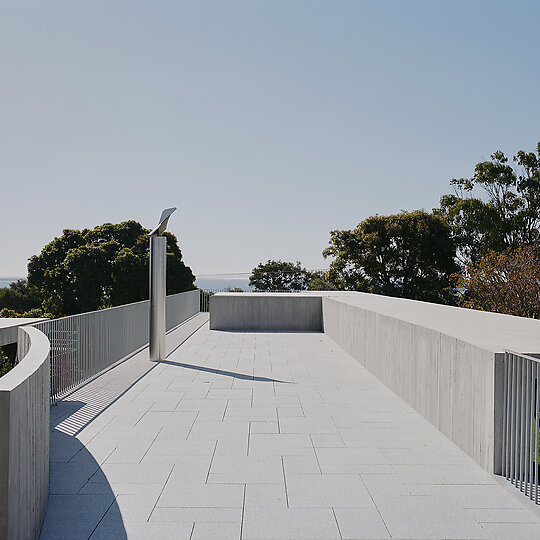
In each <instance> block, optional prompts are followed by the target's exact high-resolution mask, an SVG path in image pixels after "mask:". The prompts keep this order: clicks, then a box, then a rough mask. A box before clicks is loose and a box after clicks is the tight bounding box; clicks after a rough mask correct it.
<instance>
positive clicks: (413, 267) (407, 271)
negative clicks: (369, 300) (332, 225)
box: [323, 210, 458, 302]
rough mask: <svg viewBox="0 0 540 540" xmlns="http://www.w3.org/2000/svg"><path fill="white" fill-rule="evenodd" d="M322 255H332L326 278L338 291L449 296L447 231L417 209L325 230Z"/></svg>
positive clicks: (454, 268) (428, 297)
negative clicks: (348, 227) (325, 244)
mask: <svg viewBox="0 0 540 540" xmlns="http://www.w3.org/2000/svg"><path fill="white" fill-rule="evenodd" d="M323 256H324V257H325V258H326V257H335V258H334V260H333V261H332V263H331V265H330V270H329V271H328V273H327V275H326V278H327V280H328V281H329V282H330V283H332V284H333V285H335V286H336V287H337V288H338V289H340V290H353V291H364V292H370V293H376V294H384V295H388V296H399V297H404V298H412V299H416V300H425V301H429V302H452V301H453V297H454V290H453V287H452V275H453V274H454V273H455V272H456V271H457V269H458V268H457V266H456V264H455V262H454V256H455V247H454V243H453V241H452V238H451V231H450V228H449V226H448V225H447V224H446V222H445V221H444V220H443V219H442V218H441V217H439V216H436V215H433V214H429V213H427V212H425V211H423V210H416V211H414V212H401V213H400V214H395V215H390V216H379V215H375V216H372V217H369V218H368V219H366V220H364V221H362V222H361V223H360V224H359V225H358V226H357V227H356V228H355V229H353V230H343V231H340V230H336V231H331V233H330V246H329V247H328V248H326V249H325V250H324V251H323Z"/></svg>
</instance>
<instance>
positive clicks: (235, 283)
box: [195, 278, 251, 291]
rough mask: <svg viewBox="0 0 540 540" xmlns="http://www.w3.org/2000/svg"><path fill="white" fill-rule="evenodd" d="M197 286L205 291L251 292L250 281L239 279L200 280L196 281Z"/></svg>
mask: <svg viewBox="0 0 540 540" xmlns="http://www.w3.org/2000/svg"><path fill="white" fill-rule="evenodd" d="M195 285H197V287H199V288H200V289H203V290H205V291H208V290H223V289H237V288H238V289H242V290H244V291H250V290H251V287H250V286H249V279H238V278H200V279H196V280H195Z"/></svg>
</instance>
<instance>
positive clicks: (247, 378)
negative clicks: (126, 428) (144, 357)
mask: <svg viewBox="0 0 540 540" xmlns="http://www.w3.org/2000/svg"><path fill="white" fill-rule="evenodd" d="M158 364H167V365H170V366H176V367H180V368H184V369H193V370H195V371H202V372H204V373H215V374H216V375H223V376H225V377H233V378H235V379H241V380H244V381H256V382H274V383H281V384H291V381H280V380H278V379H270V378H268V377H257V376H255V375H246V374H244V373H236V372H234V371H224V370H222V369H217V368H210V367H206V366H196V365H194V364H184V363H182V362H173V361H172V360H161V361H160V362H158Z"/></svg>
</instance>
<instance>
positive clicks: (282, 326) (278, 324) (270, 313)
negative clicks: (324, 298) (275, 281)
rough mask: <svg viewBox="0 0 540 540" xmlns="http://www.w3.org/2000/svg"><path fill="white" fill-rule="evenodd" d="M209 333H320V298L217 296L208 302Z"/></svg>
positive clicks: (264, 294)
mask: <svg viewBox="0 0 540 540" xmlns="http://www.w3.org/2000/svg"><path fill="white" fill-rule="evenodd" d="M210 328H211V329H212V330H260V331H296V332H320V331H321V330H322V304H321V298H320V296H313V295H300V294H272V293H259V294H257V293H249V294H247V295H246V294H234V293H225V294H216V295H214V296H212V297H211V298H210Z"/></svg>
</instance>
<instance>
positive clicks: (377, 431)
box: [41, 313, 540, 540]
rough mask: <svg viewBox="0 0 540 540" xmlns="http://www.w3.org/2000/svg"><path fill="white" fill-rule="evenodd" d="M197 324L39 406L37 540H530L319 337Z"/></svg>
mask: <svg viewBox="0 0 540 540" xmlns="http://www.w3.org/2000/svg"><path fill="white" fill-rule="evenodd" d="M207 318H208V315H207V314H204V313H201V314H198V315H196V316H195V317H193V318H192V319H189V320H188V321H187V322H186V323H184V324H182V325H180V326H179V327H177V328H176V329H175V330H173V331H172V332H171V333H169V334H168V337H167V339H168V342H167V345H168V349H169V351H170V352H169V355H168V356H167V360H166V361H164V362H157V363H150V362H149V359H148V350H147V349H143V350H142V351H140V352H139V353H137V354H136V355H135V356H133V357H132V358H130V359H129V360H127V361H125V362H123V363H121V364H120V365H118V366H116V367H114V368H113V369H110V370H109V371H107V372H106V373H104V374H102V375H101V376H99V377H97V378H95V379H94V380H92V381H91V382H90V383H88V384H86V385H85V386H83V387H82V388H80V389H78V390H76V391H75V392H74V393H72V394H71V395H69V396H68V397H67V398H65V399H64V400H62V401H60V402H59V403H58V405H57V406H54V407H51V442H50V461H51V469H50V471H51V477H50V495H49V502H48V508H47V513H46V516H45V521H44V525H43V529H42V533H41V538H43V539H44V540H45V539H55V540H57V539H62V538H66V539H70V540H73V539H79V538H81V539H82V538H84V539H86V538H92V539H104V538H111V539H113V538H114V539H121V538H130V539H131V538H136V539H137V538H144V539H147V538H159V539H165V538H172V539H175V540H176V539H184V538H185V539H190V540H197V539H202V538H217V539H242V540H249V539H318V538H320V539H356V538H372V539H373V538H403V539H404V538H416V539H417V538H505V539H506V538H509V537H512V538H514V539H517V538H527V539H530V538H538V537H540V517H539V514H538V512H537V511H536V510H535V509H534V508H531V507H530V506H529V505H528V501H527V499H525V498H524V497H523V496H522V495H521V494H520V493H519V492H518V491H517V490H515V489H514V488H512V487H510V488H506V487H504V486H503V485H501V483H500V482H499V481H498V480H497V478H496V477H495V476H494V475H492V474H490V473H489V472H487V471H486V470H484V469H483V468H481V467H480V466H479V465H478V464H477V463H476V462H475V461H473V459H471V457H469V456H468V455H466V454H465V453H464V452H463V451H462V450H461V449H460V448H458V447H457V446H456V445H455V444H454V443H453V442H451V441H450V440H449V439H448V438H447V437H445V436H444V435H443V434H442V433H441V432H440V431H439V430H438V429H437V428H436V427H434V425H432V424H431V423H430V422H428V421H427V420H426V419H425V418H424V417H422V416H421V415H420V414H419V413H418V412H416V411H415V410H414V409H413V408H412V407H411V406H410V405H408V404H407V403H405V402H404V401H403V400H402V399H401V398H400V397H398V396H397V395H396V394H394V393H393V392H392V391H391V390H389V388H388V387H386V386H385V385H384V384H383V383H382V382H380V380H379V379H377V378H376V377H375V376H374V375H373V374H372V373H370V372H369V371H367V370H366V368H364V367H363V366H362V365H361V364H360V363H359V362H358V361H357V359H355V358H353V357H352V356H350V355H349V354H348V353H347V352H345V351H344V350H343V349H342V348H340V347H339V346H338V345H337V344H336V343H335V342H334V341H332V339H330V337H329V336H328V335H327V334H325V333H321V332H245V331H221V330H210V329H209V326H208V322H207ZM452 320H455V324H458V317H457V316H456V317H455V318H454V319H452ZM425 322H426V323H427V322H431V323H432V324H433V318H432V317H429V316H428V317H427V318H426V321H425ZM330 330H331V329H330ZM383 346H384V343H382V342H381V348H382V347H383ZM514 491H515V493H514Z"/></svg>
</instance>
